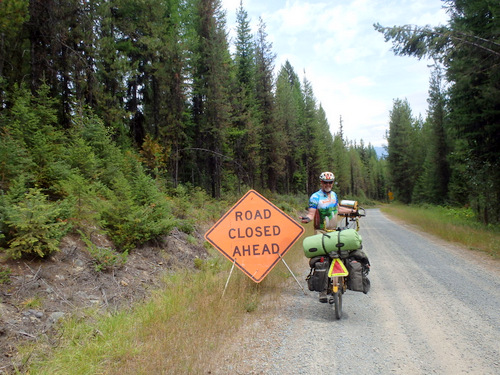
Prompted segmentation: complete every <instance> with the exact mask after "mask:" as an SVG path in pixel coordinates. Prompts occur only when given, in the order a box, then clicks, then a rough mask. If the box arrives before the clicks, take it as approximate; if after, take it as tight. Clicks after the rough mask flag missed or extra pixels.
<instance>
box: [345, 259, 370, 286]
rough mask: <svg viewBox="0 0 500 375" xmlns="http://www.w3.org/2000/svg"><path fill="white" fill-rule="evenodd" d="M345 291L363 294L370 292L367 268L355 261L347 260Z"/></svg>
mask: <svg viewBox="0 0 500 375" xmlns="http://www.w3.org/2000/svg"><path fill="white" fill-rule="evenodd" d="M346 266H347V271H348V272H349V275H348V276H347V289H349V290H352V291H354V292H363V293H365V294H367V293H368V291H369V290H370V280H369V279H368V272H369V268H368V267H367V265H365V264H363V263H361V262H359V261H357V260H355V259H352V258H350V259H348V260H347V265H346Z"/></svg>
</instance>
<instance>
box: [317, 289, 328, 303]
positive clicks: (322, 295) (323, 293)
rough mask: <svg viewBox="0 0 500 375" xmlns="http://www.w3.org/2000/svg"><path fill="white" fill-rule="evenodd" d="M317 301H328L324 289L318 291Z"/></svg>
mask: <svg viewBox="0 0 500 375" xmlns="http://www.w3.org/2000/svg"><path fill="white" fill-rule="evenodd" d="M319 302H321V303H327V302H328V296H327V295H326V290H324V291H322V292H319Z"/></svg>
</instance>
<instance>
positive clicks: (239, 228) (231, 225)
mask: <svg viewBox="0 0 500 375" xmlns="http://www.w3.org/2000/svg"><path fill="white" fill-rule="evenodd" d="M302 233H304V228H303V227H302V226H301V225H300V224H298V223H297V222H295V221H294V220H293V219H292V218H291V217H290V216H288V215H287V214H285V213H284V212H283V211H281V210H280V209H279V208H278V207H276V206H275V205H274V204H272V203H271V202H269V201H268V200H267V199H266V198H264V197H263V196H262V195H260V194H259V193H257V192H256V191H255V190H249V191H248V192H247V193H246V194H245V195H244V196H243V197H242V198H241V199H240V200H239V201H238V202H237V203H236V204H235V205H234V206H233V207H232V208H231V209H230V210H229V211H228V212H226V214H225V215H224V216H223V217H222V218H220V220H219V221H218V222H217V223H215V225H214V226H213V227H212V228H210V230H209V231H208V232H207V233H205V239H206V240H207V241H208V242H210V243H211V244H212V245H213V246H214V247H215V248H216V249H218V250H219V251H220V252H221V253H222V254H224V256H225V257H226V258H228V259H229V260H230V261H231V263H233V262H234V263H235V264H236V266H237V267H238V268H239V269H241V270H242V271H243V272H245V273H246V274H247V275H248V276H249V277H250V278H251V279H252V280H253V281H255V282H257V283H259V282H261V281H262V280H263V279H264V278H265V277H266V275H267V274H268V273H269V272H270V271H271V270H272V269H273V267H274V266H275V265H276V263H278V261H279V260H280V257H282V256H284V255H285V253H286V252H287V251H288V249H290V248H291V247H292V245H293V244H294V243H295V242H296V241H297V240H298V239H299V238H300V236H301V235H302Z"/></svg>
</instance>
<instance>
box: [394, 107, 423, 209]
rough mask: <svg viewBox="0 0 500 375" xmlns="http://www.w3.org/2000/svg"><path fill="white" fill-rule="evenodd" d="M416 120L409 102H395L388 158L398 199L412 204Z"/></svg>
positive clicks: (415, 169) (414, 175) (414, 173)
mask: <svg viewBox="0 0 500 375" xmlns="http://www.w3.org/2000/svg"><path fill="white" fill-rule="evenodd" d="M413 131H414V120H413V118H412V115H411V108H410V105H409V104H408V101H407V100H404V101H402V100H400V99H397V100H395V101H394V104H393V108H392V110H391V112H390V122H389V131H388V134H387V143H388V151H389V156H388V158H387V162H388V167H389V174H390V179H391V185H392V188H393V191H394V194H395V195H396V199H399V200H400V201H402V202H404V203H410V202H411V197H412V193H413V187H414V184H415V181H416V173H417V168H416V165H415V164H416V163H415V155H412V150H413V145H412V141H413V140H414V137H413Z"/></svg>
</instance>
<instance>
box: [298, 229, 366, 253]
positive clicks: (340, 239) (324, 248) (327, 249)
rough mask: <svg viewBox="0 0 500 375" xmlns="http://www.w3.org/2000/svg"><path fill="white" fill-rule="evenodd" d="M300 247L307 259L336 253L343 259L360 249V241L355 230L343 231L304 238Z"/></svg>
mask: <svg viewBox="0 0 500 375" xmlns="http://www.w3.org/2000/svg"><path fill="white" fill-rule="evenodd" d="M302 246H303V248H304V255H305V256H306V257H307V258H313V257H316V256H319V255H326V254H329V253H332V252H335V253H338V255H339V256H341V257H343V258H344V257H347V256H349V252H350V251H354V250H357V249H360V248H361V247H362V239H361V236H360V235H359V233H358V232H357V231H356V230H355V229H344V230H340V231H335V232H328V233H325V234H324V233H319V234H315V235H313V236H309V237H306V238H304V241H303V242H302ZM332 255H337V254H332Z"/></svg>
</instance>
